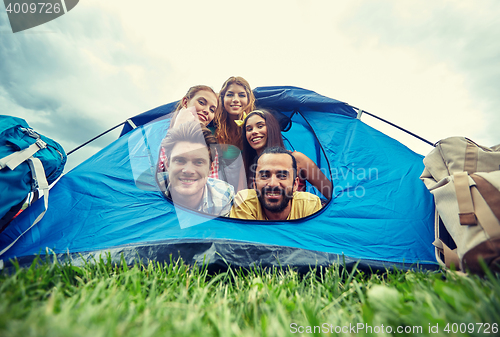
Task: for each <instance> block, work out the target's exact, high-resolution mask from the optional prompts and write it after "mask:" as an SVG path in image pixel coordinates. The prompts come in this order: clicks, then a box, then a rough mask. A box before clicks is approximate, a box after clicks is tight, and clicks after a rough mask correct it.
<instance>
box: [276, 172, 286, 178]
mask: <svg viewBox="0 0 500 337" xmlns="http://www.w3.org/2000/svg"><path fill="white" fill-rule="evenodd" d="M278 179H286V174H284V173H280V174H278Z"/></svg>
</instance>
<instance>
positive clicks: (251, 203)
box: [230, 190, 321, 220]
mask: <svg viewBox="0 0 500 337" xmlns="http://www.w3.org/2000/svg"><path fill="white" fill-rule="evenodd" d="M291 203H292V207H291V209H290V214H289V215H288V218H287V220H294V219H301V218H304V217H306V216H308V215H311V214H313V213H315V212H317V211H319V210H320V209H321V200H320V199H319V197H318V196H316V195H314V194H311V193H308V192H294V193H293V199H292V200H291ZM230 217H231V218H238V219H250V220H269V219H268V218H267V216H266V213H264V210H263V209H262V207H261V205H260V202H259V198H257V193H256V192H255V190H242V191H239V192H238V194H236V197H235V198H234V203H233V208H231V215H230Z"/></svg>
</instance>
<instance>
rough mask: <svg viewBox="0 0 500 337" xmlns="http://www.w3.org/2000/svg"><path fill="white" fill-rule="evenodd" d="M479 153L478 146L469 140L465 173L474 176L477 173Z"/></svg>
mask: <svg viewBox="0 0 500 337" xmlns="http://www.w3.org/2000/svg"><path fill="white" fill-rule="evenodd" d="M478 152H479V148H478V147H477V145H476V144H475V143H474V142H473V141H471V140H469V139H467V148H466V149H465V158H464V171H465V172H467V173H469V174H472V173H476V171H477V160H478Z"/></svg>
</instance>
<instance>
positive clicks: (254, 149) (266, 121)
mask: <svg viewBox="0 0 500 337" xmlns="http://www.w3.org/2000/svg"><path fill="white" fill-rule="evenodd" d="M242 129H243V132H244V133H243V135H242V137H241V141H242V144H243V161H244V164H245V171H246V176H247V177H248V187H249V188H253V180H254V177H255V172H254V171H255V169H254V168H253V167H254V164H256V162H257V158H258V157H259V156H260V154H261V153H262V152H263V151H264V150H265V149H266V148H268V147H273V146H280V147H283V148H284V147H285V146H284V144H283V138H282V137H281V129H280V125H279V123H278V121H277V120H276V118H275V117H274V116H273V114H272V113H271V112H269V111H268V110H265V109H260V110H254V111H252V112H251V113H249V114H248V116H246V118H245V120H244V121H243V128H242ZM292 155H293V156H294V157H295V159H296V160H297V177H298V178H299V187H298V188H297V190H298V191H305V190H306V181H309V183H310V184H311V185H313V186H314V187H316V188H317V189H318V190H319V191H320V192H321V193H322V194H323V195H324V196H325V197H326V198H327V199H330V198H331V197H332V183H331V182H330V180H328V178H327V177H326V176H325V174H324V173H323V172H321V170H320V169H319V168H318V166H317V165H316V164H315V163H314V162H313V161H312V160H311V159H310V158H309V157H307V156H306V155H305V154H303V153H301V152H297V151H293V152H292Z"/></svg>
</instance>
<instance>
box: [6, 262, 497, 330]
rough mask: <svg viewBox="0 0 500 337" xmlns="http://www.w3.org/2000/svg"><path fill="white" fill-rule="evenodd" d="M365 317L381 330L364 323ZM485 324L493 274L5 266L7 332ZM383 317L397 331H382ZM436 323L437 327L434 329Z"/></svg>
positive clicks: (493, 304)
mask: <svg viewBox="0 0 500 337" xmlns="http://www.w3.org/2000/svg"><path fill="white" fill-rule="evenodd" d="M35 265H36V267H35ZM358 323H359V324H364V325H365V326H366V325H368V326H370V327H371V328H372V329H373V333H370V328H368V332H367V330H366V328H364V329H360V330H355V328H356V327H361V326H360V325H359V326H357V324H358ZM448 323H450V324H449V329H450V332H445V331H444V329H445V327H446V325H447V324H448ZM452 323H457V325H455V326H453V325H452ZM461 323H464V324H465V325H464V324H462V331H464V327H466V328H467V329H469V330H468V331H472V328H473V331H474V333H470V334H469V332H467V333H465V334H461V333H460V332H458V333H457V334H454V333H453V329H454V330H455V331H457V330H458V331H460V324H461ZM480 323H489V324H492V323H496V324H498V323H500V278H499V277H498V276H493V275H492V274H491V273H490V274H489V275H487V277H486V278H479V277H477V276H468V277H464V276H460V275H458V274H456V273H454V272H445V273H437V272H434V273H431V272H425V273H423V272H403V271H391V272H386V273H384V274H371V275H367V274H364V273H363V272H361V271H359V270H357V269H355V270H353V271H351V272H348V271H346V270H344V269H342V268H338V267H336V266H332V267H331V268H328V269H326V270H322V271H321V272H317V271H315V270H313V271H311V272H310V273H308V274H307V275H299V274H297V273H296V272H294V271H291V270H284V269H279V268H277V269H272V270H262V269H256V270H252V271H250V272H243V271H242V270H234V269H229V270H228V271H227V272H225V273H220V274H216V275H209V274H208V273H207V271H206V268H203V267H201V268H199V267H191V266H188V265H186V264H184V263H183V262H182V260H177V261H171V262H170V263H168V264H159V263H155V262H150V263H149V264H147V265H142V264H136V265H134V266H132V267H127V266H126V265H124V264H118V265H116V264H113V263H111V261H110V260H109V259H108V260H104V261H103V260H100V261H96V262H95V263H93V264H87V265H85V266H83V267H76V266H72V265H68V264H61V263H58V262H57V263H51V262H47V261H45V262H43V263H41V262H40V261H38V262H37V263H35V264H33V265H32V266H31V268H29V269H23V268H16V271H13V272H11V273H10V274H7V273H5V272H4V273H2V274H0V336H3V337H9V336H51V337H57V336H64V337H67V336H91V337H99V336H102V337H108V336H134V337H138V336H162V337H164V336H192V335H194V336H259V335H261V336H286V335H297V334H299V331H302V330H303V331H304V334H305V335H311V336H313V335H329V334H331V335H339V336H367V335H368V336H370V335H372V336H375V335H379V336H382V335H398V334H397V331H396V329H397V328H398V327H403V329H405V328H406V330H407V331H410V330H413V332H414V333H409V334H400V335H415V336H422V335H429V336H460V335H472V336H495V335H499V333H498V332H497V333H494V332H495V331H497V330H495V328H494V327H493V326H491V325H490V328H489V331H490V333H489V334H483V333H482V332H483V331H484V330H485V327H486V326H485V325H482V326H481V324H480ZM382 324H383V326H384V330H383V331H387V327H388V326H389V327H390V328H391V329H392V330H393V332H392V334H384V333H379V334H377V333H375V332H376V331H380V329H381V326H382ZM436 325H437V326H438V329H439V330H438V333H429V326H432V327H433V329H435V327H436ZM314 326H317V328H316V329H315V328H314ZM307 327H310V328H309V329H310V331H311V333H307V332H308V330H307V329H308V328H307ZM336 327H337V331H338V332H339V333H336V332H335V328H336ZM418 327H421V330H419V328H418ZM480 327H481V333H477V332H478V329H479V328H480ZM495 327H497V326H496V325H495ZM342 328H343V330H344V332H342ZM497 328H498V327H497ZM353 329H354V330H353ZM377 329H378V330H377ZM314 330H315V332H314ZM294 331H296V332H297V333H295V334H294V333H293V332H294ZM433 331H435V330H433Z"/></svg>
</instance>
